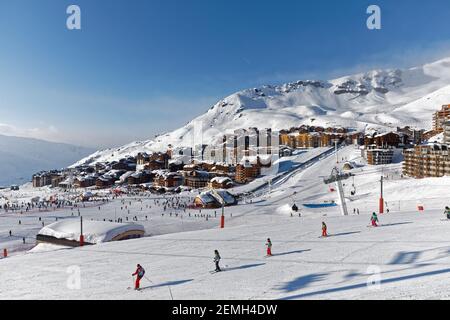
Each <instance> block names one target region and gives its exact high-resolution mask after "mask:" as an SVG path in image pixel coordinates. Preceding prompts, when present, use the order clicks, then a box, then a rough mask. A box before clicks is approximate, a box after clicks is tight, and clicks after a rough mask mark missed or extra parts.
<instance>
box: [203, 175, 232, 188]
mask: <svg viewBox="0 0 450 320" xmlns="http://www.w3.org/2000/svg"><path fill="white" fill-rule="evenodd" d="M208 186H209V187H210V188H211V189H229V188H232V187H233V181H232V180H231V179H230V178H229V177H214V178H212V179H211V180H210V181H209V184H208Z"/></svg>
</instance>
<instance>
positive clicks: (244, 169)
mask: <svg viewBox="0 0 450 320" xmlns="http://www.w3.org/2000/svg"><path fill="white" fill-rule="evenodd" d="M260 174H261V166H260V164H259V163H254V164H253V163H250V161H249V160H245V161H244V163H240V164H238V165H237V166H236V176H235V181H236V182H238V183H248V182H250V181H253V180H254V179H256V178H257V177H258V176H259V175H260Z"/></svg>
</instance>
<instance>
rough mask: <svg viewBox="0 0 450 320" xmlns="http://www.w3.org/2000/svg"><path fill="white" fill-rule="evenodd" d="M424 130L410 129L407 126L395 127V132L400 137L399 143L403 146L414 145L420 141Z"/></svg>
mask: <svg viewBox="0 0 450 320" xmlns="http://www.w3.org/2000/svg"><path fill="white" fill-rule="evenodd" d="M424 132H425V130H423V129H422V130H416V129H412V128H411V127H409V126H406V127H403V128H400V127H397V134H398V135H399V137H400V143H401V144H403V145H404V146H407V145H416V144H420V143H422V142H423V141H424V140H423V134H424Z"/></svg>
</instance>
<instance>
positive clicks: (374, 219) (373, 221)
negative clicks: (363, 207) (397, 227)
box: [370, 212, 378, 227]
mask: <svg viewBox="0 0 450 320" xmlns="http://www.w3.org/2000/svg"><path fill="white" fill-rule="evenodd" d="M370 221H371V222H372V227H378V224H377V222H378V216H377V214H376V213H375V212H374V213H372V217H370Z"/></svg>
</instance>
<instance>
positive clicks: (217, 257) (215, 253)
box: [214, 250, 222, 272]
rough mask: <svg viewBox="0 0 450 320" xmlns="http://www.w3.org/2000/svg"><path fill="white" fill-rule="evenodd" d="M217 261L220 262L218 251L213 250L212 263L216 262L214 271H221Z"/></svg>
mask: <svg viewBox="0 0 450 320" xmlns="http://www.w3.org/2000/svg"><path fill="white" fill-rule="evenodd" d="M219 262H220V254H219V251H217V250H214V263H215V264H216V270H215V271H216V272H220V271H222V270H221V269H220V267H219Z"/></svg>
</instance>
